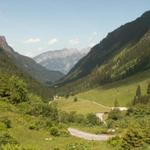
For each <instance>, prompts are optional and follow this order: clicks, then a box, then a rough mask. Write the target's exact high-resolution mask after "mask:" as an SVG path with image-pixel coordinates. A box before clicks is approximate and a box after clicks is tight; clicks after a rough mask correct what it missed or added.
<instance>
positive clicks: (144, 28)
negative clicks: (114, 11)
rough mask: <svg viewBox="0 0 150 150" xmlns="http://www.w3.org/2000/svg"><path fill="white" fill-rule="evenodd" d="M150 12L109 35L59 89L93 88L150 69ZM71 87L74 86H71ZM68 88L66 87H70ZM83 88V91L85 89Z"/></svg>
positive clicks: (93, 49) (81, 61) (64, 80)
mask: <svg viewBox="0 0 150 150" xmlns="http://www.w3.org/2000/svg"><path fill="white" fill-rule="evenodd" d="M149 29H150V12H149V11H148V12H146V13H144V14H143V15H142V16H141V17H139V18H138V19H136V20H135V21H133V22H130V23H127V24H125V25H123V26H121V27H119V28H118V29H116V30H115V31H113V32H111V33H109V34H108V36H107V37H106V38H105V39H104V40H102V41H101V42H100V43H99V44H97V45H96V46H94V47H93V48H92V49H91V51H90V53H89V54H88V55H87V56H85V57H84V58H83V59H81V60H80V61H79V63H77V65H76V66H75V67H74V68H73V69H72V70H71V71H70V73H69V74H68V75H67V76H65V77H64V78H63V79H62V80H61V81H60V84H58V86H63V85H65V86H66V85H67V86H68V87H69V90H70V91H71V88H70V87H71V85H72V87H74V86H73V85H80V86H78V87H81V88H82V89H84V88H88V87H89V88H90V87H93V86H96V85H99V84H100V85H102V84H105V83H110V82H113V81H116V80H120V79H123V78H127V77H129V76H131V75H133V74H135V73H137V72H141V71H143V70H146V69H149V68H150V65H149V64H150V57H149V56H150V38H149V37H150V31H149ZM69 85H70V86H69ZM67 86H66V87H67ZM81 88H80V89H81Z"/></svg>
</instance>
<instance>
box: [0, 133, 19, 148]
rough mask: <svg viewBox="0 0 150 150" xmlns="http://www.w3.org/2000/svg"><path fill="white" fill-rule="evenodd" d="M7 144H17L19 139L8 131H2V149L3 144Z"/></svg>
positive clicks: (0, 141)
mask: <svg viewBox="0 0 150 150" xmlns="http://www.w3.org/2000/svg"><path fill="white" fill-rule="evenodd" d="M6 144H17V141H16V140H15V139H14V138H13V137H12V136H11V135H9V134H8V133H5V132H1V133H0V149H1V147H2V145H6Z"/></svg>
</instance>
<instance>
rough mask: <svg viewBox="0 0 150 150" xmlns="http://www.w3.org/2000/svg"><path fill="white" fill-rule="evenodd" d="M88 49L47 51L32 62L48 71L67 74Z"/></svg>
mask: <svg viewBox="0 0 150 150" xmlns="http://www.w3.org/2000/svg"><path fill="white" fill-rule="evenodd" d="M89 51H90V48H85V49H81V50H78V49H75V48H74V49H73V48H72V49H67V48H65V49H62V50H55V51H48V52H45V53H42V54H40V55H38V56H36V57H35V58H34V60H35V61H36V62H37V63H39V64H41V65H42V66H44V67H46V68H47V69H49V70H55V71H60V72H62V73H64V74H67V73H68V72H69V71H70V70H71V68H72V67H73V66H74V65H75V64H76V63H77V62H78V61H79V60H80V59H81V58H82V57H84V56H85V55H86V54H87V53H88V52H89Z"/></svg>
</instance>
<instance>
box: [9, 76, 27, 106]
mask: <svg viewBox="0 0 150 150" xmlns="http://www.w3.org/2000/svg"><path fill="white" fill-rule="evenodd" d="M8 82H9V83H8V84H9V87H8V88H9V91H8V94H9V101H10V102H11V103H12V104H18V103H21V102H25V101H28V96H27V92H28V91H27V85H26V83H25V82H24V81H23V80H20V79H19V78H18V77H16V76H12V77H11V78H10V79H9V81H8Z"/></svg>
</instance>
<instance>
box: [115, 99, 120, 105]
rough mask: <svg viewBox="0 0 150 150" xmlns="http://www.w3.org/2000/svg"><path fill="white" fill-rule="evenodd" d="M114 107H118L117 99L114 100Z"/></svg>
mask: <svg viewBox="0 0 150 150" xmlns="http://www.w3.org/2000/svg"><path fill="white" fill-rule="evenodd" d="M114 107H119V102H118V100H117V99H115V101H114Z"/></svg>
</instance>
